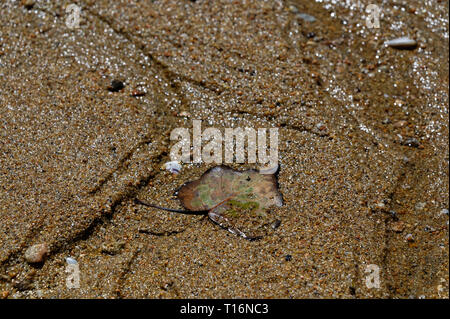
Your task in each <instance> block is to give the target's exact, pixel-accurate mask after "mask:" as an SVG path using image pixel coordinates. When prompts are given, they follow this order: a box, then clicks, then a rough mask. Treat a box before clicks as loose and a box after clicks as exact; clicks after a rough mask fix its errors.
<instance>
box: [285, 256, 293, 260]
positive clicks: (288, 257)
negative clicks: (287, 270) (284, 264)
mask: <svg viewBox="0 0 450 319" xmlns="http://www.w3.org/2000/svg"><path fill="white" fill-rule="evenodd" d="M284 260H286V261H291V260H292V256H291V255H286V256H285V257H284Z"/></svg>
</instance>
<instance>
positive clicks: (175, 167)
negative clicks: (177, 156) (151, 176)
mask: <svg viewBox="0 0 450 319" xmlns="http://www.w3.org/2000/svg"><path fill="white" fill-rule="evenodd" d="M164 169H165V170H168V171H169V172H171V173H173V174H178V173H180V171H181V165H180V163H178V162H177V161H171V162H167V163H166V164H164Z"/></svg>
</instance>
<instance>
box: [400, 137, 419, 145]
mask: <svg viewBox="0 0 450 319" xmlns="http://www.w3.org/2000/svg"><path fill="white" fill-rule="evenodd" d="M401 144H402V145H405V146H409V147H419V146H420V143H419V141H418V140H417V139H415V138H408V139H406V140H404V141H403V142H402V143H401Z"/></svg>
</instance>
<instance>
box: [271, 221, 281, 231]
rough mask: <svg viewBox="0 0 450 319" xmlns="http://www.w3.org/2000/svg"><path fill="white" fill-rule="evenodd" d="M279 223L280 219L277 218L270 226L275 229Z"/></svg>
mask: <svg viewBox="0 0 450 319" xmlns="http://www.w3.org/2000/svg"><path fill="white" fill-rule="evenodd" d="M280 225H281V220H279V219H277V220H275V221H274V222H273V223H272V228H273V229H277V228H278V227H280Z"/></svg>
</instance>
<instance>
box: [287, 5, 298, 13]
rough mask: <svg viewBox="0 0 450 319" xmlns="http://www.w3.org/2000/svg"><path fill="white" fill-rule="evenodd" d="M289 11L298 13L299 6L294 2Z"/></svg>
mask: <svg viewBox="0 0 450 319" xmlns="http://www.w3.org/2000/svg"><path fill="white" fill-rule="evenodd" d="M289 11H290V12H292V13H298V9H297V7H296V6H294V5H292V4H291V5H290V6H289Z"/></svg>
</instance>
